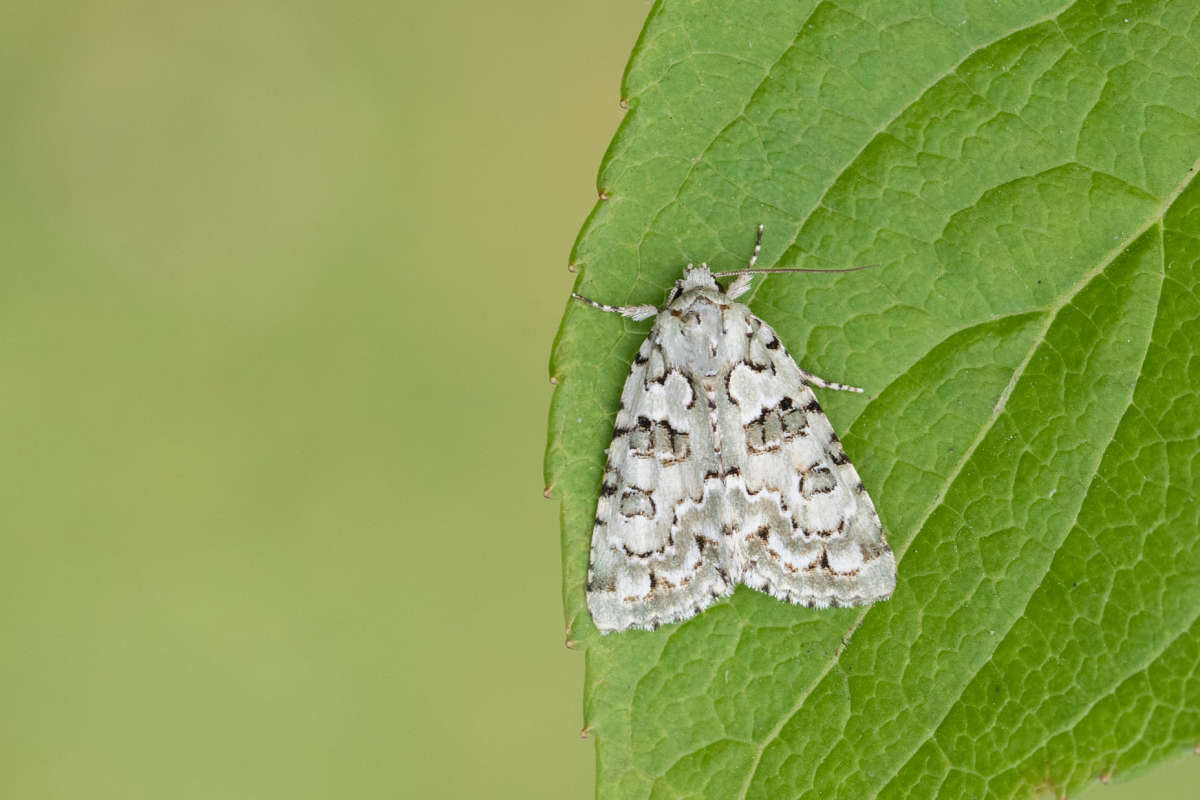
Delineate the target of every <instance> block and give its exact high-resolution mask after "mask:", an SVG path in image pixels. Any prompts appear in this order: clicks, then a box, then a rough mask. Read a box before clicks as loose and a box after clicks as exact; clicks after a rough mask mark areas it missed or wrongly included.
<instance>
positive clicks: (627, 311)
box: [571, 292, 658, 320]
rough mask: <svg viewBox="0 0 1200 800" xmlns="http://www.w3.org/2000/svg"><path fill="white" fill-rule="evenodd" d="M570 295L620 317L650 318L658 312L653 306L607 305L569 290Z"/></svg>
mask: <svg viewBox="0 0 1200 800" xmlns="http://www.w3.org/2000/svg"><path fill="white" fill-rule="evenodd" d="M571 297H574V298H575V299H576V300H578V301H580V302H582V303H587V304H588V305H589V306H591V307H592V308H598V309H600V310H601V311H609V312H611V313H613V314H620V315H621V316H622V317H629V318H630V319H637V320H641V319H650V318H651V317H653V316H656V315H657V314H658V309H657V308H655V307H654V306H607V305H605V304H604V303H597V302H596V301H595V300H589V299H588V298H586V297H584V296H583V295H580V294H575V293H574V292H571Z"/></svg>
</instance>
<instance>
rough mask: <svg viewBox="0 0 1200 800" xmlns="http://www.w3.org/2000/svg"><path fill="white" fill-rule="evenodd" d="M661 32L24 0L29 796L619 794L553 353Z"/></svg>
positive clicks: (531, 21) (4, 396)
mask: <svg viewBox="0 0 1200 800" xmlns="http://www.w3.org/2000/svg"><path fill="white" fill-rule="evenodd" d="M648 10H649V3H648V2H647V0H622V1H621V2H619V3H605V4H594V3H592V4H585V3H569V4H563V3H550V2H543V1H542V0H528V1H527V2H523V3H517V4H505V5H503V6H501V5H496V4H490V3H481V2H455V3H443V4H436V5H432V4H431V5H424V4H416V3H401V4H377V3H339V4H333V3H327V4H317V3H282V2H280V3H273V4H269V3H251V4H247V3H240V2H239V3H233V2H216V3H206V4H186V3H168V4H163V3H150V2H128V1H127V0H117V1H116V2H106V3H84V2H74V3H38V4H33V3H19V4H15V5H13V4H8V5H6V6H5V9H4V16H3V23H2V24H0V118H2V119H3V124H2V125H0V212H2V213H0V259H2V261H0V263H2V264H3V269H4V283H3V293H2V294H0V304H2V311H0V370H2V374H3V380H2V381H0V441H3V442H4V445H5V450H6V452H7V453H8V456H7V457H6V458H5V459H3V461H2V462H0V470H2V474H0V508H2V509H3V517H2V519H3V529H2V535H0V641H2V647H3V650H2V658H0V713H2V719H3V724H2V727H0V797H4V798H10V797H11V798H164V797H170V798H217V797H220V798H305V797H313V798H318V797H320V798H324V797H341V796H351V797H489V798H506V797H512V798H539V797H554V798H568V797H578V798H583V797H589V796H591V795H592V785H591V784H592V775H593V768H592V748H591V745H590V743H588V742H581V741H580V739H579V737H578V731H579V727H580V724H581V711H580V691H581V686H582V672H583V658H582V657H581V656H580V655H579V654H575V653H571V652H570V651H568V650H566V649H565V648H564V647H563V640H564V635H563V629H562V624H563V622H562V619H563V618H562V609H561V589H560V563H559V561H560V559H559V539H558V523H557V503H555V502H547V501H545V500H543V499H542V497H541V491H542V486H541V457H542V451H543V443H544V435H545V416H546V409H547V405H548V402H549V392H550V386H549V384H548V382H547V374H546V366H545V365H546V360H547V356H548V351H549V347H550V343H551V339H552V337H553V334H554V330H555V327H556V325H557V323H558V318H559V315H560V314H561V311H562V307H563V303H564V301H565V300H566V298H567V294H568V292H569V290H570V284H571V277H570V275H568V273H567V272H566V269H565V266H566V260H567V254H568V251H569V248H570V245H571V242H572V241H573V239H574V236H575V233H576V231H577V230H578V228H579V226H580V224H581V223H582V221H583V219H584V217H585V215H586V214H587V212H588V211H589V209H590V208H591V206H592V204H593V203H594V202H595V172H596V169H597V166H598V164H599V162H600V157H601V155H602V153H603V151H604V149H605V147H606V146H607V143H608V141H609V139H610V138H611V136H612V133H613V131H614V130H615V128H616V126H617V124H618V123H619V121H620V119H621V114H622V112H621V111H620V109H619V108H618V105H617V100H618V94H619V85H620V83H619V81H620V75H621V71H622V69H623V67H624V64H625V60H626V58H627V56H628V53H629V51H630V49H631V47H632V46H633V42H634V40H635V38H636V36H637V33H638V31H639V29H640V26H641V23H642V20H643V19H644V17H645V15H646V13H647V11H648ZM1197 761H1198V762H1200V759H1197ZM1198 766H1200V765H1197V764H1196V763H1193V762H1178V763H1176V764H1173V765H1171V766H1169V767H1166V768H1163V769H1161V770H1159V771H1157V772H1155V773H1152V774H1151V775H1150V776H1149V777H1148V778H1146V779H1143V780H1142V781H1139V782H1137V783H1134V784H1128V785H1126V787H1124V788H1123V789H1118V788H1110V789H1105V790H1102V791H1096V792H1095V793H1094V795H1093V796H1096V797H1110V798H1125V797H1132V796H1133V792H1134V790H1135V789H1136V791H1137V792H1138V794H1139V795H1140V797H1141V798H1143V800H1145V798H1149V797H1190V796H1195V795H1193V794H1190V793H1188V791H1187V790H1186V789H1185V788H1184V787H1187V786H1189V785H1190V786H1193V787H1194V786H1195V785H1196V782H1197V781H1200V768H1198ZM1089 794H1092V793H1091V792H1089Z"/></svg>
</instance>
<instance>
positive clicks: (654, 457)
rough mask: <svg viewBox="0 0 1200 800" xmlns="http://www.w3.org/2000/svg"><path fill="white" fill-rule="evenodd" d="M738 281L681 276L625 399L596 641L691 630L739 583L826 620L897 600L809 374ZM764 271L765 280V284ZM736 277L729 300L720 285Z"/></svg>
mask: <svg viewBox="0 0 1200 800" xmlns="http://www.w3.org/2000/svg"><path fill="white" fill-rule="evenodd" d="M761 239H762V228H761V227H760V228H759V245H756V246H755V249H754V258H751V260H750V266H749V267H748V268H747V270H742V271H739V272H737V273H719V274H718V275H716V276H714V274H713V273H712V272H711V271H710V270H709V269H708V266H707V265H703V264H702V265H701V266H699V267H696V268H692V267H691V265H689V266H688V270H687V271H686V272H685V274H684V277H683V278H682V279H680V280H679V281H677V282H676V283H675V287H674V289H673V290H672V291H671V294H670V296H669V297H668V299H667V305H666V308H664V309H662V310H661V311H660V310H659V309H657V308H655V307H654V306H625V307H614V306H606V305H603V304H601V303H597V302H595V301H592V300H588V299H587V298H584V297H580V296H579V295H574V296H575V297H576V298H577V299H578V300H581V301H583V302H585V303H587V304H589V305H591V306H594V307H596V308H599V309H601V310H603V311H611V312H614V313H619V314H623V315H624V316H627V317H631V318H633V319H648V318H650V317H651V316H653V317H655V320H654V326H653V327H652V328H651V329H650V333H649V334H648V335H647V336H646V340H645V341H644V342H643V343H642V346H641V348H640V349H639V350H638V353H637V357H636V358H635V359H634V362H633V366H632V368H631V369H630V371H629V377H628V378H627V379H626V381H625V388H624V390H623V391H622V392H621V407H620V410H619V411H618V413H617V419H616V425H615V427H614V429H613V438H612V443H611V444H610V445H609V447H608V465H607V468H606V469H605V471H604V482H603V485H602V487H601V490H600V500H599V503H598V505H597V508H596V522H595V527H594V529H593V531H592V547H591V563H590V565H589V567H588V583H587V602H588V610H589V611H590V612H591V615H592V619H593V621H594V622H595V623H596V626H597V627H598V628H599V629H600V630H601V631H602V632H604V633H608V632H611V631H622V630H627V629H629V628H646V629H653V628H657V627H658V626H659V625H662V624H665V623H669V622H676V621H680V620H685V619H688V618H689V617H692V616H694V615H695V614H697V613H699V612H700V611H703V610H704V609H705V608H707V607H708V606H709V605H711V604H712V603H713V602H715V601H716V600H718V599H720V598H722V597H725V596H727V595H729V594H732V592H733V590H734V588H735V587H736V586H737V584H739V583H744V584H746V585H747V586H750V587H752V588H754V589H758V590H760V591H763V592H767V593H769V594H771V595H773V596H775V597H777V598H779V599H780V600H786V601H788V602H790V603H796V604H799V605H805V606H812V607H817V608H824V607H827V606H853V605H865V604H868V603H873V602H875V601H877V600H884V599H887V598H888V597H890V596H891V594H892V591H893V589H894V588H895V585H896V562H895V558H894V557H893V555H892V551H891V549H890V548H889V547H888V545H887V542H886V541H885V540H884V536H883V527H882V525H881V524H880V522H879V516H878V514H876V512H875V506H874V504H873V503H872V502H871V498H870V497H869V496H868V494H867V492H866V489H865V488H864V487H863V484H862V481H861V480H860V479H859V477H858V472H857V471H856V470H855V469H854V465H853V464H851V463H850V459H849V458H848V457H847V456H846V453H845V451H844V450H843V449H842V445H841V443H840V442H839V441H838V437H837V434H835V433H834V431H833V427H832V426H831V425H830V423H829V420H828V418H826V416H825V414H824V412H822V410H821V406H820V405H819V404H818V403H817V399H816V397H815V396H814V395H813V392H812V388H811V387H812V386H819V387H824V388H829V389H841V390H845V391H857V392H861V391H862V390H861V389H857V388H854V387H851V386H843V385H841V384H837V383H831V382H829V381H825V380H823V379H821V378H818V377H817V376H815V375H813V374H811V373H809V372H806V371H804V370H803V369H801V368H800V367H799V366H797V364H796V362H795V361H793V360H792V358H791V356H790V355H788V352H787V350H786V349H785V348H784V347H783V344H782V343H781V342H780V340H779V337H778V336H777V335H776V334H775V331H774V330H772V329H771V326H770V325H768V324H766V323H765V322H763V321H762V320H761V319H759V318H758V317H756V316H755V315H754V314H753V313H751V311H750V309H749V308H748V307H746V306H745V305H742V304H741V303H738V302H735V299H736V298H737V297H739V296H740V295H742V294H744V293H745V292H746V291H747V289H748V288H749V285H750V276H751V274H752V273H751V272H750V270H752V269H753V267H754V263H755V259H756V258H757V256H758V250H759V246H760V245H761ZM764 271H765V270H764ZM729 274H735V275H737V276H738V277H737V278H736V279H735V280H734V281H733V282H732V283H731V284H730V285H729V288H728V290H725V291H723V290H722V289H721V288H720V286H719V285H718V284H717V281H716V277H724V276H725V275H729Z"/></svg>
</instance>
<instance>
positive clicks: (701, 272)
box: [667, 264, 721, 305]
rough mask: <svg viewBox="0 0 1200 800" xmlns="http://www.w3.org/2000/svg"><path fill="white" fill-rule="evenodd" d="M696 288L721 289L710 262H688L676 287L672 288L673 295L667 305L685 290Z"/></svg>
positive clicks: (668, 299)
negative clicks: (709, 264) (710, 267)
mask: <svg viewBox="0 0 1200 800" xmlns="http://www.w3.org/2000/svg"><path fill="white" fill-rule="evenodd" d="M695 289H713V290H716V291H720V290H721V287H719V286H718V285H717V279H716V278H714V277H713V274H712V272H711V271H710V270H709V268H708V264H701V265H700V266H698V267H697V266H696V265H695V264H688V265H687V267H685V268H684V271H683V277H682V278H680V279H679V280H677V281H675V288H673V289H671V296H670V297H668V298H667V305H670V304H671V303H672V302H674V301H675V298H677V297H679V296H680V295H681V294H683V293H684V292H688V291H693V290H695Z"/></svg>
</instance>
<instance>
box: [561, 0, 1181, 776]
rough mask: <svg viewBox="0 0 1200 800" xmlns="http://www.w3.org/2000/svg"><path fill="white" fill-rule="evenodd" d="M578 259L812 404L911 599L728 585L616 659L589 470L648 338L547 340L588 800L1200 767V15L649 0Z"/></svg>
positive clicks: (598, 333)
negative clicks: (727, 343)
mask: <svg viewBox="0 0 1200 800" xmlns="http://www.w3.org/2000/svg"><path fill="white" fill-rule="evenodd" d="M624 97H625V98H626V99H627V102H628V104H629V108H630V110H629V113H628V116H627V118H626V119H625V121H624V124H623V125H622V126H621V128H620V130H619V131H618V132H617V135H616V137H615V138H614V140H613V142H612V145H611V147H610V149H609V152H608V153H607V155H606V157H605V160H604V164H603V167H602V169H601V173H600V187H601V189H602V191H603V195H602V199H601V201H600V202H599V203H598V205H597V206H596V209H595V211H594V212H593V214H592V215H591V217H590V218H589V219H588V220H587V223H586V224H585V226H584V228H583V231H582V232H581V234H580V237H579V240H578V243H577V245H576V247H575V251H574V253H573V262H574V264H575V265H576V266H577V268H578V270H579V272H580V278H579V281H578V286H577V290H578V291H579V292H580V293H582V294H585V295H587V296H589V297H594V298H596V299H599V300H602V301H603V302H607V303H654V304H658V305H661V303H662V301H663V299H664V297H665V293H666V291H667V289H668V288H669V287H670V285H671V284H672V282H673V281H674V280H675V279H676V278H677V277H678V276H679V274H680V272H681V269H682V266H683V265H684V264H686V263H688V262H691V261H694V262H700V261H708V262H710V263H714V264H716V265H717V266H719V267H720V268H722V269H735V268H737V267H738V266H740V265H741V264H742V263H744V261H745V259H746V258H747V256H748V254H749V251H750V248H751V245H752V242H753V236H754V228H755V226H756V225H757V224H759V223H760V222H761V223H765V224H766V226H767V237H766V241H765V245H764V250H763V257H762V259H761V263H764V264H766V265H789V266H804V267H845V266H850V265H861V264H876V263H877V264H880V265H882V266H881V268H879V269H876V270H869V271H865V272H857V273H851V274H839V275H788V276H772V277H770V278H769V279H767V280H765V281H763V282H762V283H761V284H760V285H759V286H758V288H757V290H756V292H755V293H754V295H753V300H752V302H751V306H752V308H753V309H754V310H755V313H757V314H758V315H759V316H761V317H762V318H763V319H765V320H767V321H768V322H769V323H771V324H772V325H773V326H774V327H775V328H776V329H777V330H778V331H779V333H780V336H781V337H782V338H783V340H784V342H785V343H786V344H787V345H788V347H789V349H790V350H791V352H792V353H793V354H794V355H795V356H796V357H797V359H798V360H799V361H800V363H801V364H802V365H803V366H804V367H806V368H808V369H809V370H811V371H813V372H816V373H817V374H819V375H822V376H825V377H828V378H830V379H832V380H838V381H844V382H847V383H854V384H858V385H861V386H864V387H866V389H867V394H866V395H864V396H861V397H857V396H849V395H843V394H840V393H829V392H825V393H823V394H822V397H821V400H822V402H823V403H824V404H825V407H826V410H827V412H828V414H829V416H830V419H831V421H832V422H833V424H834V427H835V428H836V429H837V430H838V431H840V432H841V433H842V434H843V437H842V438H843V440H844V442H845V446H846V450H847V452H848V453H849V454H850V456H851V458H852V459H853V460H854V463H855V464H856V465H857V467H858V469H859V472H860V473H861V475H862V477H863V479H864V481H865V482H866V485H867V487H868V489H869V490H870V491H871V494H872V496H873V498H874V499H875V504H876V506H877V507H878V509H879V513H880V515H881V517H882V519H883V521H884V525H885V527H886V529H887V532H888V538H889V541H890V542H891V544H892V546H893V548H894V549H895V551H896V554H897V556H898V558H899V582H898V586H897V590H896V593H895V596H894V597H893V598H892V599H891V600H890V601H888V602H886V603H881V604H878V605H876V606H873V607H871V608H866V609H832V610H810V609H804V608H797V607H793V606H789V605H787V604H785V603H781V602H779V601H777V600H775V599H773V598H771V597H769V596H766V595H764V594H761V593H758V592H755V591H752V590H750V589H747V588H745V587H741V588H739V589H738V591H737V592H736V593H735V594H734V596H733V597H732V598H731V599H730V600H728V601H724V602H721V603H718V604H717V605H716V606H714V607H712V608H710V609H709V610H707V611H705V612H704V613H702V614H700V615H699V616H697V617H695V618H694V619H692V620H690V621H688V622H686V623H683V624H678V625H671V626H667V627H665V628H663V629H660V630H658V631H654V632H640V631H638V632H627V633H620V634H612V635H608V636H603V637H602V636H601V635H600V634H598V633H597V631H596V630H595V628H594V627H593V626H592V624H591V621H590V619H589V618H588V615H587V610H586V606H585V595H584V583H585V580H586V572H587V562H588V545H589V541H590V537H591V520H592V517H593V514H594V511H595V504H596V499H597V493H598V490H599V484H600V477H601V473H602V471H603V467H604V448H605V446H606V445H607V441H608V438H609V436H610V434H611V428H612V422H613V418H614V414H615V411H616V408H617V402H618V398H619V396H620V391H621V385H622V383H623V381H624V378H625V375H626V372H627V370H628V367H629V364H630V361H631V359H632V357H633V353H634V351H635V349H636V348H637V346H638V344H639V343H640V341H641V339H642V338H643V337H644V336H645V334H646V332H647V330H648V328H649V324H650V323H648V322H643V323H636V322H631V321H628V320H623V319H620V318H617V317H615V316H614V315H610V314H601V313H599V312H597V311H595V310H594V309H590V308H587V307H584V306H582V305H579V304H570V305H568V307H567V309H566V314H565V317H564V320H563V325H562V328H561V330H560V332H559V335H558V339H557V341H556V342H555V346H554V355H553V359H552V365H551V372H552V375H553V376H554V378H555V379H556V381H557V382H558V388H557V390H556V392H555V395H554V400H553V405H552V409H551V414H550V436H549V443H548V447H547V459H546V464H547V467H546V469H547V483H548V485H549V486H550V488H551V491H552V492H553V494H554V495H555V496H557V497H560V498H561V499H562V523H563V563H564V601H565V605H566V612H567V619H568V623H569V629H570V631H571V633H570V636H571V638H573V639H575V640H577V642H578V644H579V646H581V647H586V650H587V688H586V701H585V706H586V708H585V719H586V724H587V726H588V730H590V734H591V735H592V736H594V737H595V739H596V743H597V745H596V746H597V756H598V766H599V769H598V780H599V792H598V794H599V796H600V797H605V798H607V797H622V798H625V797H663V798H668V797H700V796H704V797H713V798H732V797H752V798H780V797H806V798H831V797H839V798H864V797H876V796H883V797H906V798H907V797H914V798H915V797H934V796H940V797H983V796H987V797H1026V796H1029V795H1030V793H1031V792H1035V791H1053V792H1054V793H1056V794H1065V793H1068V792H1074V791H1076V790H1077V789H1078V788H1080V787H1082V786H1086V785H1089V784H1091V783H1093V782H1095V781H1096V780H1097V778H1099V777H1100V776H1114V778H1115V779H1118V780H1119V779H1121V778H1123V777H1126V776H1128V775H1131V774H1135V773H1136V772H1138V771H1140V770H1142V769H1144V768H1146V767H1147V766H1148V765H1151V764H1154V763H1156V762H1158V761H1161V760H1162V759H1164V758H1166V757H1168V756H1170V755H1173V754H1176V753H1179V752H1183V751H1184V750H1185V749H1186V750H1190V749H1191V748H1192V747H1193V745H1195V744H1196V743H1197V742H1200V635H1198V634H1200V623H1198V621H1197V619H1198V616H1200V545H1198V544H1197V541H1198V536H1200V526H1198V524H1197V522H1198V516H1200V505H1198V504H1197V496H1198V488H1200V487H1198V484H1200V436H1198V432H1200V392H1198V389H1200V353H1198V352H1197V351H1198V350H1200V344H1198V343H1200V293H1198V291H1197V290H1198V286H1200V239H1197V232H1200V186H1197V184H1196V183H1195V182H1194V181H1193V177H1194V175H1195V170H1196V167H1197V161H1198V160H1200V121H1198V120H1200V6H1197V4H1196V3H1195V2H1194V0H1176V1H1175V2H1149V1H1147V2H1130V3H1116V2H1112V3H1098V2H1079V3H1074V4H1072V3H1065V2H1048V1H1043V2H1032V1H1030V0H1026V1H1025V2H1014V1H1010V0H1006V1H1005V2H993V0H960V2H953V1H951V2H944V3H942V2H935V3H929V2H924V1H923V2H897V1H895V0H888V2H878V1H876V2H840V3H837V4H832V3H826V2H811V1H809V2H804V1H801V2H794V3H774V2H749V3H742V4H738V5H737V6H736V8H734V7H724V6H719V5H718V4H715V3H703V2H691V3H689V2H683V0H665V2H660V3H658V4H657V5H656V6H655V7H654V9H653V11H652V12H651V14H650V18H649V19H648V21H647V23H646V27H645V30H644V31H643V33H642V35H641V38H640V39H639V41H638V44H637V46H636V48H635V50H634V53H633V57H632V60H631V62H630V65H629V68H628V73H627V75H626V78H625V86H624Z"/></svg>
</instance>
